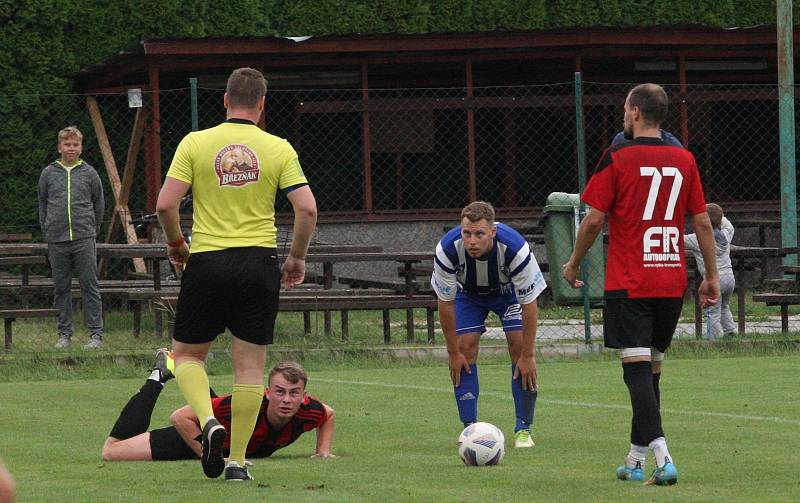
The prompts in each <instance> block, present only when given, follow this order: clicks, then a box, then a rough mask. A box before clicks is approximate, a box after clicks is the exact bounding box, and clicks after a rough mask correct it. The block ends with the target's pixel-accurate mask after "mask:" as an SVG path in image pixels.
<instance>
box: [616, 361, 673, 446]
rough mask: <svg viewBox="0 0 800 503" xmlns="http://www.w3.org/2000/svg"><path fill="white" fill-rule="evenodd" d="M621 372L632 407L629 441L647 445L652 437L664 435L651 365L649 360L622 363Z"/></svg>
mask: <svg viewBox="0 0 800 503" xmlns="http://www.w3.org/2000/svg"><path fill="white" fill-rule="evenodd" d="M622 373H623V377H624V379H625V384H626V385H627V386H628V392H629V393H630V396H631V408H632V409H633V421H632V424H631V443H632V444H634V445H648V444H649V443H650V442H652V441H653V440H654V439H656V438H658V437H663V436H664V431H663V430H662V429H661V413H660V412H659V410H658V402H657V401H656V394H655V391H654V390H653V371H652V365H651V363H650V362H634V363H623V364H622Z"/></svg>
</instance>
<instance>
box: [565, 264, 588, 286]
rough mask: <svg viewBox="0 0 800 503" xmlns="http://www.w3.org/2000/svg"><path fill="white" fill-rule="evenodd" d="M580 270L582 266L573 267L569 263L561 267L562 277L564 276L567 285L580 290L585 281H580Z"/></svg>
mask: <svg viewBox="0 0 800 503" xmlns="http://www.w3.org/2000/svg"><path fill="white" fill-rule="evenodd" d="M580 270H581V267H580V265H572V262H567V263H566V264H564V265H563V266H561V275H562V276H564V279H565V280H567V283H569V284H570V286H571V287H572V288H580V287H582V286H583V281H581V280H579V279H578V273H579V272H580Z"/></svg>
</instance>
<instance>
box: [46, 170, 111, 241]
mask: <svg viewBox="0 0 800 503" xmlns="http://www.w3.org/2000/svg"><path fill="white" fill-rule="evenodd" d="M104 211H105V199H104V198H103V184H102V183H101V182H100V176H99V175H98V174H97V171H95V169H94V168H93V167H92V166H91V165H89V164H88V163H86V162H84V161H82V160H81V161H80V163H79V164H78V165H77V166H75V167H74V168H72V169H71V170H67V169H66V168H64V167H63V166H62V165H61V163H60V162H58V161H54V162H52V163H50V164H49V165H47V167H45V168H44V169H43V170H42V174H41V175H40V176H39V225H40V226H41V228H42V232H43V233H44V239H45V241H47V242H48V243H61V242H64V241H74V240H76V239H84V238H93V239H96V238H97V233H98V232H99V231H100V224H101V223H102V221H103V214H104Z"/></svg>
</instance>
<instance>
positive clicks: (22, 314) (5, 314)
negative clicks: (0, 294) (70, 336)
mask: <svg viewBox="0 0 800 503" xmlns="http://www.w3.org/2000/svg"><path fill="white" fill-rule="evenodd" d="M51 316H52V317H55V316H58V309H28V308H15V309H0V318H3V321H4V325H5V335H6V337H5V338H6V351H8V350H10V349H11V343H12V338H13V329H12V323H14V321H16V319H17V318H49V317H51Z"/></svg>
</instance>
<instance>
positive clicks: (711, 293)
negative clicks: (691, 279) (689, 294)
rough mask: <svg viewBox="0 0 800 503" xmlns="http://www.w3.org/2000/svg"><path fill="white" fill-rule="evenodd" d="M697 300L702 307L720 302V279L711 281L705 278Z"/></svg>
mask: <svg viewBox="0 0 800 503" xmlns="http://www.w3.org/2000/svg"><path fill="white" fill-rule="evenodd" d="M697 301H698V302H699V303H700V307H702V308H705V307H709V306H713V305H714V304H716V303H717V302H719V279H716V280H711V281H709V280H706V279H704V280H703V282H702V283H700V287H699V288H698V289H697Z"/></svg>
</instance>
